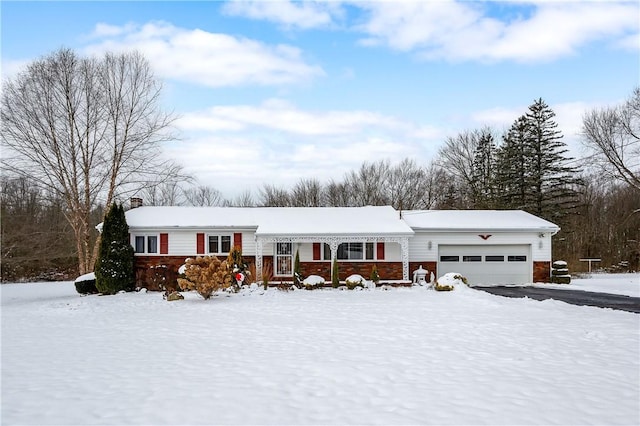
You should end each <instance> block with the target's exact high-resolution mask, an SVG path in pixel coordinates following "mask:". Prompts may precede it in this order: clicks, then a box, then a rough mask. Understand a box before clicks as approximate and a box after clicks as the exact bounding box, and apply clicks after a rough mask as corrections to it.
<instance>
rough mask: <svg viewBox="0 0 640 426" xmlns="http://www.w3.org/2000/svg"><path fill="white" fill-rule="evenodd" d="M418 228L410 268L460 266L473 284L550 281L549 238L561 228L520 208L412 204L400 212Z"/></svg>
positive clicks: (412, 242) (439, 272) (438, 269)
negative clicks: (419, 206)
mask: <svg viewBox="0 0 640 426" xmlns="http://www.w3.org/2000/svg"><path fill="white" fill-rule="evenodd" d="M402 217H403V219H404V220H405V222H407V224H408V225H409V226H410V227H411V229H413V231H414V232H415V234H414V236H413V238H411V239H410V240H409V263H410V265H411V268H412V271H413V270H415V269H417V268H418V267H419V266H423V268H425V269H427V270H428V271H429V272H431V273H433V274H434V276H435V278H438V277H441V276H442V275H444V274H446V273H448V272H458V273H460V274H462V275H464V276H465V277H467V279H468V280H469V283H470V284H471V285H479V284H487V285H495V284H525V283H531V282H547V281H549V278H550V274H551V259H552V253H551V238H552V237H553V235H555V234H556V233H557V232H558V231H559V230H560V228H559V227H558V226H557V225H555V224H553V223H551V222H549V221H546V220H544V219H542V218H539V217H537V216H534V215H532V214H529V213H527V212H524V211H521V210H412V211H406V212H403V214H402Z"/></svg>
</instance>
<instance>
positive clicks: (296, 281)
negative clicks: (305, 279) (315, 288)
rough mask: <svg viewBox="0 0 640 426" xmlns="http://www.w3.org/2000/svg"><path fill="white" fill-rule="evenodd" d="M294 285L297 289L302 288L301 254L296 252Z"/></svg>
mask: <svg viewBox="0 0 640 426" xmlns="http://www.w3.org/2000/svg"><path fill="white" fill-rule="evenodd" d="M293 285H295V286H296V287H301V286H302V275H301V272H300V252H299V251H296V257H295V260H294V261H293Z"/></svg>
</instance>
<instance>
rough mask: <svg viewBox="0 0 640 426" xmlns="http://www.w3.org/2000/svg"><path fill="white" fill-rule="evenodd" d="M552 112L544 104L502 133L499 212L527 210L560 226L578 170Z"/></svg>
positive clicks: (572, 201) (573, 199)
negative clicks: (503, 134)
mask: <svg viewBox="0 0 640 426" xmlns="http://www.w3.org/2000/svg"><path fill="white" fill-rule="evenodd" d="M554 117H555V113H554V112H553V110H552V109H551V108H550V107H549V106H548V105H547V104H546V103H545V102H544V101H543V100H542V99H538V100H536V101H535V102H534V103H533V104H532V105H531V106H529V111H528V112H527V113H526V114H525V115H523V116H521V117H520V118H518V119H517V120H516V121H515V122H514V123H513V125H512V126H511V128H510V129H509V130H508V132H507V133H506V134H505V136H504V138H503V140H504V143H503V145H502V146H501V147H500V149H499V150H498V155H497V162H496V163H497V164H496V165H497V172H496V183H497V189H498V191H499V192H500V207H501V208H513V209H522V210H526V211H528V212H529V213H532V214H535V215H537V216H540V217H543V218H545V219H547V220H551V221H556V222H561V221H562V218H563V217H564V216H566V215H567V214H568V213H569V211H570V210H571V208H573V207H575V205H576V203H577V201H576V200H577V198H578V192H577V190H576V187H577V185H579V184H580V179H579V178H578V177H577V176H576V174H577V172H578V171H577V169H576V168H574V167H569V166H568V164H567V163H568V161H570V160H571V159H570V158H567V157H565V156H564V155H565V154H566V153H567V148H566V144H565V143H564V142H563V141H562V133H561V132H560V131H559V130H557V127H558V124H557V123H556V122H555V121H554V120H553V118H554Z"/></svg>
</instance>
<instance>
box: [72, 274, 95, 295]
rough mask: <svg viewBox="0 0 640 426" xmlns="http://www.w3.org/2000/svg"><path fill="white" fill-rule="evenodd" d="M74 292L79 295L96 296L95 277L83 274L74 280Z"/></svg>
mask: <svg viewBox="0 0 640 426" xmlns="http://www.w3.org/2000/svg"><path fill="white" fill-rule="evenodd" d="M74 284H75V286H76V291H77V292H78V293H80V294H97V293H98V289H97V288H96V275H95V274H94V273H93V272H90V273H88V274H84V275H81V276H79V277H78V278H76V280H75V282H74Z"/></svg>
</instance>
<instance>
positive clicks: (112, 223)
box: [95, 203, 135, 294]
mask: <svg viewBox="0 0 640 426" xmlns="http://www.w3.org/2000/svg"><path fill="white" fill-rule="evenodd" d="M133 262H134V257H133V247H131V243H130V241H129V225H127V220H126V217H125V214H124V208H123V207H122V205H120V206H118V204H115V203H114V204H113V205H112V206H111V208H110V209H109V211H108V212H107V214H106V216H105V218H104V222H103V223H102V235H101V239H100V247H99V250H98V259H97V260H96V265H95V275H96V288H97V290H98V291H99V292H100V293H102V294H116V293H117V292H119V291H122V290H124V291H132V290H133V289H134V288H135V279H134V270H133Z"/></svg>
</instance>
